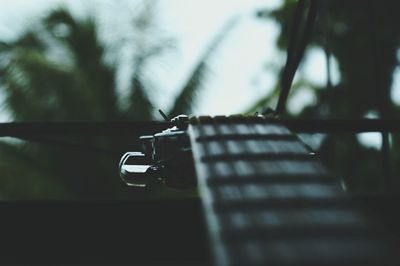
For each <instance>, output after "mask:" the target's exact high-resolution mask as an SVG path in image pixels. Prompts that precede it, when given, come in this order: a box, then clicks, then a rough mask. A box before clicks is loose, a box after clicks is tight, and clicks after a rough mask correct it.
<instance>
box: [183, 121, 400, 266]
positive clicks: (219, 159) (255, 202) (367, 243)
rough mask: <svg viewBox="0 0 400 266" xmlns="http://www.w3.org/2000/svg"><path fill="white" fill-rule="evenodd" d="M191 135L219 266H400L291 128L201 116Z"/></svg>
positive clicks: (374, 227)
mask: <svg viewBox="0 0 400 266" xmlns="http://www.w3.org/2000/svg"><path fill="white" fill-rule="evenodd" d="M189 135H190V138H191V145H192V148H193V156H194V160H195V166H196V172H197V178H198V183H199V189H200V193H201V196H202V201H203V206H204V210H205V215H206V219H207V224H208V229H209V233H210V239H211V243H212V248H213V251H214V255H215V260H216V264H217V265H388V264H390V265H396V264H395V263H392V260H393V257H392V256H391V251H392V249H391V248H392V247H391V246H389V242H388V240H387V239H386V238H385V232H384V231H382V230H381V228H380V227H379V226H378V225H377V224H376V223H373V222H371V221H369V220H367V218H366V217H365V216H364V215H363V213H362V212H360V211H359V210H358V208H357V206H355V205H354V204H351V198H349V197H348V195H347V194H346V193H345V192H344V191H343V190H342V188H341V186H340V181H339V180H338V179H337V178H335V177H334V176H332V175H331V174H330V173H329V172H328V171H327V170H326V169H325V168H324V167H323V166H322V164H321V163H320V162H319V161H318V159H317V158H316V156H315V155H314V153H313V152H312V151H310V150H308V148H306V146H304V144H303V143H302V142H301V141H300V140H299V139H298V138H297V137H296V136H295V135H294V134H292V133H291V132H290V131H289V130H288V129H287V128H286V127H285V126H283V125H281V124H277V123H271V122H270V121H268V120H264V119H262V118H259V117H252V118H249V119H247V118H245V117H240V116H237V117H199V118H192V119H191V121H190V126H189Z"/></svg>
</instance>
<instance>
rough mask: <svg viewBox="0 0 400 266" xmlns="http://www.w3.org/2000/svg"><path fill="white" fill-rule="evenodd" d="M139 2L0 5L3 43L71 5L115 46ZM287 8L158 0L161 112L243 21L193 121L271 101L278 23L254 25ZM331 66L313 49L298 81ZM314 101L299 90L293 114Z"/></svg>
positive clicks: (264, 0) (399, 98) (264, 2)
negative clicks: (260, 13) (162, 40)
mask: <svg viewBox="0 0 400 266" xmlns="http://www.w3.org/2000/svg"><path fill="white" fill-rule="evenodd" d="M149 1H150V0H149ZM138 3H140V1H130V0H119V1H112V0H86V1H77V0H30V1H26V0H1V1H0V39H2V40H7V39H12V38H13V37H16V36H18V34H19V33H21V32H22V31H23V30H24V29H25V28H26V27H27V25H29V26H32V25H35V24H37V23H38V21H39V19H40V18H41V17H43V16H44V15H45V14H46V13H47V12H48V11H49V10H51V9H55V8H57V7H59V6H65V7H67V8H68V9H70V10H71V11H72V13H73V14H74V15H76V16H78V17H85V16H86V15H87V14H88V13H89V14H92V15H93V14H94V15H95V17H96V18H97V20H98V22H99V25H100V33H102V34H103V35H104V36H105V37H104V41H105V42H106V43H108V44H110V45H111V46H112V45H113V44H115V43H116V42H119V41H120V40H122V39H124V38H127V37H129V34H130V33H132V30H131V28H130V23H131V18H132V15H134V14H135V12H138V11H137V10H138V9H140V4H138ZM281 3H282V0H218V1H215V0H158V1H157V5H156V6H157V8H156V10H155V11H154V12H156V16H155V17H157V21H155V25H156V28H157V31H158V33H160V35H163V36H167V37H168V38H171V39H172V40H173V43H174V44H173V48H172V49H171V51H170V52H169V53H168V56H166V57H162V58H160V59H157V60H154V61H153V62H152V63H151V64H150V65H149V67H148V68H147V69H148V71H149V74H150V75H151V76H152V77H156V78H155V79H153V83H154V85H155V86H154V87H155V88H156V89H155V92H154V93H153V95H152V96H153V100H155V101H156V103H157V105H158V107H159V108H161V109H164V110H168V108H169V107H170V106H171V103H172V99H173V98H174V97H175V96H176V95H177V94H178V93H179V91H180V89H181V88H182V86H183V84H184V83H185V81H186V79H185V78H187V76H188V75H189V74H190V73H191V71H192V70H193V67H194V66H195V65H196V63H197V62H198V60H199V58H200V57H201V55H202V54H203V53H204V51H205V50H206V49H207V47H208V45H209V44H210V42H211V41H212V39H213V38H214V37H215V36H216V35H217V34H218V33H219V31H220V30H221V29H222V28H223V27H224V26H225V25H226V24H227V23H228V21H230V20H231V19H232V18H235V19H237V22H236V24H235V26H234V27H233V28H232V29H231V30H230V31H229V33H228V34H226V35H225V36H224V39H223V41H222V42H221V43H220V45H219V47H218V49H217V50H216V51H215V53H213V54H212V58H211V60H210V61H209V66H210V71H209V72H208V75H207V77H206V82H205V86H204V89H203V91H202V92H201V93H200V94H199V95H198V100H197V104H196V106H195V108H194V110H193V113H192V114H189V115H193V114H194V115H204V114H208V115H218V114H225V115H226V114H235V113H241V112H243V111H245V110H246V109H248V108H249V107H250V106H251V105H252V104H253V103H255V102H256V101H257V99H259V98H260V97H262V96H263V95H266V94H267V93H268V92H269V91H270V90H271V89H272V87H273V86H274V84H275V83H276V78H277V73H276V72H275V71H273V70H272V69H271V68H268V66H271V65H273V66H275V69H276V67H278V68H280V67H283V65H284V63H285V54H284V53H283V52H281V51H279V50H278V49H277V48H276V47H275V43H276V38H277V36H278V34H279V28H278V26H277V24H275V23H274V22H273V21H271V20H266V19H259V18H256V16H255V12H256V11H257V10H259V9H270V10H273V9H274V8H276V7H278V6H279V5H280V4H281ZM129 56H131V55H129V53H126V54H123V57H125V59H126V60H125V62H126V64H123V63H122V64H121V67H120V69H119V75H118V79H117V87H118V88H119V89H120V95H121V97H122V99H121V100H122V101H123V98H124V91H125V92H126V90H124V88H126V87H127V86H128V82H129V80H128V78H127V77H128V76H129V71H130V69H129V67H128V66H129ZM399 57H400V54H399ZM331 63H332V66H331V68H332V73H331V74H332V80H333V83H334V84H336V83H338V82H339V81H340V75H339V71H338V65H337V62H336V60H332V62H331ZM239 66H240V67H239ZM325 66H326V64H325V56H324V53H323V51H322V50H318V49H315V48H313V49H309V50H308V52H307V54H306V56H305V58H304V60H303V63H302V65H301V68H300V69H299V71H298V73H297V74H296V77H297V78H298V77H299V76H300V75H301V76H304V77H305V78H306V79H307V80H309V81H310V82H312V83H314V84H315V85H323V84H325V82H326V77H327V73H326V67H325ZM392 98H393V100H394V101H395V102H396V103H398V104H400V68H398V69H397V70H396V72H395V75H394V82H393V89H392ZM314 100H315V99H314V97H313V94H312V93H311V92H310V91H309V90H307V88H300V90H299V92H298V93H295V94H293V95H292V96H291V98H289V103H288V108H289V109H290V111H292V112H299V111H301V109H302V107H303V106H304V105H306V104H308V103H311V102H313V101H314ZM1 101H2V95H0V102H1ZM9 120H10V116H9V115H7V113H6V112H5V110H2V112H1V113H0V121H9ZM358 138H359V140H360V142H362V143H363V144H364V145H367V146H371V147H376V148H378V147H379V146H380V143H381V139H380V136H379V134H378V135H377V134H374V133H368V134H360V135H359V137H358Z"/></svg>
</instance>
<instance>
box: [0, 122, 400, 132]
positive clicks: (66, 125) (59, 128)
mask: <svg viewBox="0 0 400 266" xmlns="http://www.w3.org/2000/svg"><path fill="white" fill-rule="evenodd" d="M243 119H244V121H245V117H243ZM257 120H258V119H257ZM258 121H259V122H265V123H268V122H273V123H282V124H284V125H285V126H287V127H288V128H290V129H291V130H292V131H295V132H298V133H362V132H391V133H397V132H400V119H286V118H284V119H261V120H258ZM171 126H172V124H171V123H169V122H164V121H134V122H109V121H105V122H85V121H79V122H9V123H0V137H7V136H9V137H21V136H22V137H23V136H69V135H80V136H121V135H125V136H126V135H140V134H151V133H155V132H159V131H161V130H164V129H166V128H168V127H171Z"/></svg>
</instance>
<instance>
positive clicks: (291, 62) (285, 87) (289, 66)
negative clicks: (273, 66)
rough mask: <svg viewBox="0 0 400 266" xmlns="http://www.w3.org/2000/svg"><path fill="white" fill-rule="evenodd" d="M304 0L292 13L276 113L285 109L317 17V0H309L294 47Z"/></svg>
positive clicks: (281, 112) (280, 112)
mask: <svg viewBox="0 0 400 266" xmlns="http://www.w3.org/2000/svg"><path fill="white" fill-rule="evenodd" d="M304 5H305V3H304V0H300V1H299V2H298V4H297V7H296V11H295V14H294V20H293V25H292V32H291V36H290V40H289V46H288V52H287V59H286V64H285V67H284V70H283V74H282V80H281V93H280V95H279V99H278V104H277V107H276V113H277V114H283V113H284V111H285V106H286V101H287V98H288V95H289V91H290V87H291V86H292V83H293V79H294V75H295V73H296V70H297V68H298V66H299V64H300V61H301V59H302V58H303V55H304V51H305V48H306V47H307V44H308V42H309V40H310V38H311V34H312V32H313V28H314V24H315V20H316V17H317V10H318V1H317V0H310V7H309V10H308V15H307V20H306V24H305V27H304V32H303V36H302V38H301V40H300V41H299V43H300V44H299V46H298V48H297V49H296V48H295V46H296V45H295V43H296V41H297V40H296V39H297V35H298V32H299V28H300V24H301V23H300V22H301V13H303V12H304Z"/></svg>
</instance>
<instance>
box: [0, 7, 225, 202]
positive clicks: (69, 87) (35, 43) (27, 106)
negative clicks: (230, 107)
mask: <svg viewBox="0 0 400 266" xmlns="http://www.w3.org/2000/svg"><path fill="white" fill-rule="evenodd" d="M148 3H150V1H149V2H147V4H146V10H147V11H148V9H149V8H152V7H151V5H150V4H148ZM148 14H149V13H146V14H143V12H142V13H139V14H137V15H136V16H135V18H134V19H133V21H134V25H133V27H134V28H135V29H137V30H138V31H141V32H142V33H143V32H146V29H147V28H149V27H151V25H152V23H153V21H152V20H153V19H154V17H150V16H148ZM224 34H225V30H224V31H221V33H220V34H219V35H218V36H217V38H216V41H215V40H214V41H213V42H212V45H210V46H209V47H208V48H207V49H206V53H205V54H204V57H203V58H200V60H199V62H198V65H197V66H196V67H195V68H194V71H193V73H192V74H191V75H190V76H188V77H187V83H186V84H184V86H183V88H182V90H181V92H180V93H178V95H177V97H176V99H172V104H171V106H172V107H171V109H170V110H169V111H167V112H168V113H169V114H171V115H172V114H178V113H190V111H191V108H192V106H193V103H194V101H195V99H196V97H195V96H196V94H197V93H198V92H199V90H200V89H201V87H202V83H203V82H204V76H205V69H206V66H207V63H206V60H207V58H208V57H209V56H210V55H211V54H212V51H213V50H214V49H215V47H216V46H217V45H218V43H219V42H220V41H221V40H222V38H223V35H224ZM148 37H149V38H152V37H154V38H153V44H152V45H148V44H143V43H140V42H141V39H140V38H138V40H137V43H135V44H134V45H133V46H132V47H134V49H136V51H135V54H136V56H135V57H134V60H133V62H131V63H130V64H131V66H132V69H133V73H132V75H131V82H130V87H129V91H128V96H127V97H126V99H124V100H126V101H128V103H121V100H120V99H119V97H118V96H119V95H118V92H117V89H116V75H117V71H118V70H117V69H118V64H117V63H106V62H105V59H104V58H105V54H106V52H110V51H109V50H110V49H108V47H107V46H105V44H104V43H103V42H102V41H101V40H100V38H99V34H98V27H97V24H96V20H95V19H94V18H93V17H91V16H89V17H86V18H84V19H77V18H75V17H74V16H73V15H71V13H70V12H69V11H68V10H66V9H58V10H54V11H52V12H51V13H50V14H48V15H47V16H46V17H45V18H44V19H43V20H41V22H40V24H39V26H38V27H36V28H35V27H29V28H28V29H27V31H26V32H25V33H23V34H21V35H20V36H19V37H18V38H17V39H15V40H14V41H9V42H6V41H1V42H0V84H1V86H0V89H1V93H2V94H5V96H6V100H5V103H4V104H5V108H6V109H7V110H8V111H10V112H11V113H12V116H13V118H14V120H16V121H72V120H85V121H116V120H129V121H135V120H151V119H154V117H153V114H155V113H156V112H155V109H156V108H155V106H156V103H155V102H153V100H152V98H151V94H152V93H154V91H153V88H152V87H151V85H150V84H151V82H148V81H147V80H146V78H145V76H144V75H143V74H142V73H143V71H144V70H145V68H146V64H147V63H148V62H149V61H150V60H152V59H153V57H156V56H157V55H160V54H162V53H164V50H165V46H168V45H169V43H168V42H167V41H165V40H160V39H157V38H155V37H156V36H148ZM107 49H108V50H107ZM157 119H158V117H157ZM135 134H140V132H139V133H138V132H135ZM70 140H71V139H69V141H70ZM73 141H74V142H79V143H84V144H85V145H91V146H96V147H102V148H105V149H109V150H111V151H120V152H124V151H128V150H132V149H137V148H138V147H137V143H136V139H132V138H126V137H119V138H114V139H111V138H110V139H107V138H84V137H76V138H74V139H73ZM121 155H122V154H117V156H115V155H114V153H113V154H108V155H107V154H94V153H93V152H89V151H87V150H80V149H77V148H73V147H71V148H60V147H57V146H55V145H50V144H49V145H38V144H34V143H31V142H20V141H18V142H17V143H15V142H8V141H2V142H1V143H0V169H1V176H0V184H1V189H0V197H1V198H11V199H13V198H14V199H15V198H17V199H49V198H50V199H83V198H88V199H96V198H103V199H104V198H114V199H116V198H120V199H123V198H143V197H145V198H151V197H153V198H158V197H166V196H171V195H177V196H180V195H181V196H182V195H183V196H188V195H189V196H190V195H195V194H193V191H188V192H180V193H177V192H176V191H175V190H168V189H161V188H160V187H155V188H153V189H152V191H150V192H149V191H146V192H143V191H132V190H128V189H127V188H126V187H125V186H124V185H123V184H122V182H121V181H120V180H119V178H118V170H117V165H118V160H119V157H120V156H121ZM171 192H172V193H171Z"/></svg>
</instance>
